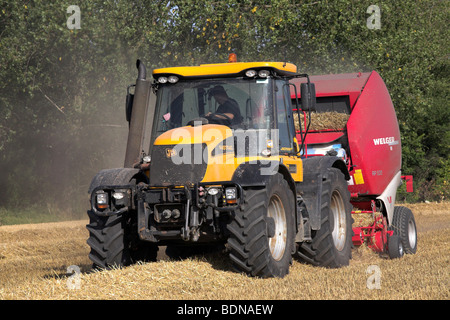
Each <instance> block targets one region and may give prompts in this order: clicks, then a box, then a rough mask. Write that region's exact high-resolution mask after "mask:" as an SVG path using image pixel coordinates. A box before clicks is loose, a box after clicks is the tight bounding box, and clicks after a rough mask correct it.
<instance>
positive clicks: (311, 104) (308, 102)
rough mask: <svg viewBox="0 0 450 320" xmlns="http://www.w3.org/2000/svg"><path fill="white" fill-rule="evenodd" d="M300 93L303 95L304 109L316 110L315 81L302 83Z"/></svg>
mask: <svg viewBox="0 0 450 320" xmlns="http://www.w3.org/2000/svg"><path fill="white" fill-rule="evenodd" d="M300 94H301V96H302V98H301V99H302V100H301V101H302V109H303V110H304V111H306V110H310V111H315V110H316V86H315V84H314V83H302V84H301V85H300Z"/></svg>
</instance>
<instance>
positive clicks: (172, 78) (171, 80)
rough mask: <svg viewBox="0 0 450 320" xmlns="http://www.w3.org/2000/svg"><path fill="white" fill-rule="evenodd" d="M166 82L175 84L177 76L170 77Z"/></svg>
mask: <svg viewBox="0 0 450 320" xmlns="http://www.w3.org/2000/svg"><path fill="white" fill-rule="evenodd" d="M167 80H168V81H169V82H170V83H177V82H178V77H177V76H170V77H169V78H168V79H167Z"/></svg>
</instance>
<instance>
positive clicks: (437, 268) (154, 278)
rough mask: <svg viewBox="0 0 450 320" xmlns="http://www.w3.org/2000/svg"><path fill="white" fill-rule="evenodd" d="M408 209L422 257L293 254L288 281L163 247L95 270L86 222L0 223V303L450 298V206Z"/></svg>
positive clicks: (220, 258)
mask: <svg viewBox="0 0 450 320" xmlns="http://www.w3.org/2000/svg"><path fill="white" fill-rule="evenodd" d="M406 206H408V207H409V208H411V210H412V211H413V212H414V215H415V218H416V224H417V229H418V249H417V253H416V254H415V255H406V256H405V257H404V258H402V259H397V260H388V259H385V258H382V257H380V256H378V255H377V254H375V253H374V252H372V251H370V250H369V249H367V248H366V247H360V248H356V249H354V250H353V252H352V253H353V259H352V260H351V262H350V265H349V266H348V267H344V268H341V269H325V268H319V267H313V266H310V265H306V264H302V263H300V262H299V261H297V260H295V259H294V262H293V265H292V266H291V269H290V273H289V275H288V276H286V277H285V278H283V279H258V278H250V277H247V276H245V275H242V274H238V273H236V272H234V271H232V268H231V265H230V264H229V262H228V258H227V255H226V253H222V252H217V253H212V254H207V255H203V256H195V257H192V258H189V259H185V260H182V261H171V260H168V259H167V258H165V257H164V255H163V254H162V253H163V252H161V254H160V259H159V260H158V261H157V262H153V263H145V264H137V265H133V266H130V267H127V268H122V269H114V270H109V271H92V270H91V262H90V260H89V259H88V254H89V247H88V245H87V244H86V239H87V238H88V231H87V230H86V228H85V225H86V224H87V220H81V221H69V222H58V223H45V224H32V225H13V226H0V300H22V299H32V300H38V299H39V300H45V299H52V300H66V299H70V300H91V299H106V300H114V299H120V300H122V299H148V300H162V299H164V300H165V299H167V300H197V299H198V300H206V299H209V300H228V299H233V300H235V299H244V300H249V299H250V300H253V299H256V300H272V299H276V300H300V299H339V300H340V299H343V300H348V299H363V300H371V299H375V300H380V299H383V300H384V299H420V300H431V299H433V300H434V299H439V300H448V299H449V298H450V268H449V265H450V264H449V262H450V261H449V258H450V209H449V204H448V203H441V204H433V203H431V204H413V205H406ZM68 269H69V273H68Z"/></svg>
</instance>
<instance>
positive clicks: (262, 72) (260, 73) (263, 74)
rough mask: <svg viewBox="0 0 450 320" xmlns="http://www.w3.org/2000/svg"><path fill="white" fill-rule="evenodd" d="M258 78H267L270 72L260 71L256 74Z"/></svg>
mask: <svg viewBox="0 0 450 320" xmlns="http://www.w3.org/2000/svg"><path fill="white" fill-rule="evenodd" d="M258 76H260V77H261V78H267V77H268V76H270V71H269V70H260V71H259V72H258Z"/></svg>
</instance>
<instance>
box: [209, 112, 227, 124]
mask: <svg viewBox="0 0 450 320" xmlns="http://www.w3.org/2000/svg"><path fill="white" fill-rule="evenodd" d="M218 116H221V117H223V118H221V117H218ZM206 118H207V119H208V120H209V122H210V123H216V124H223V123H224V122H226V121H227V122H228V123H229V124H231V122H232V121H233V119H231V118H230V117H229V116H227V115H226V114H225V113H220V112H219V113H213V114H211V115H209V116H207V117H206Z"/></svg>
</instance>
